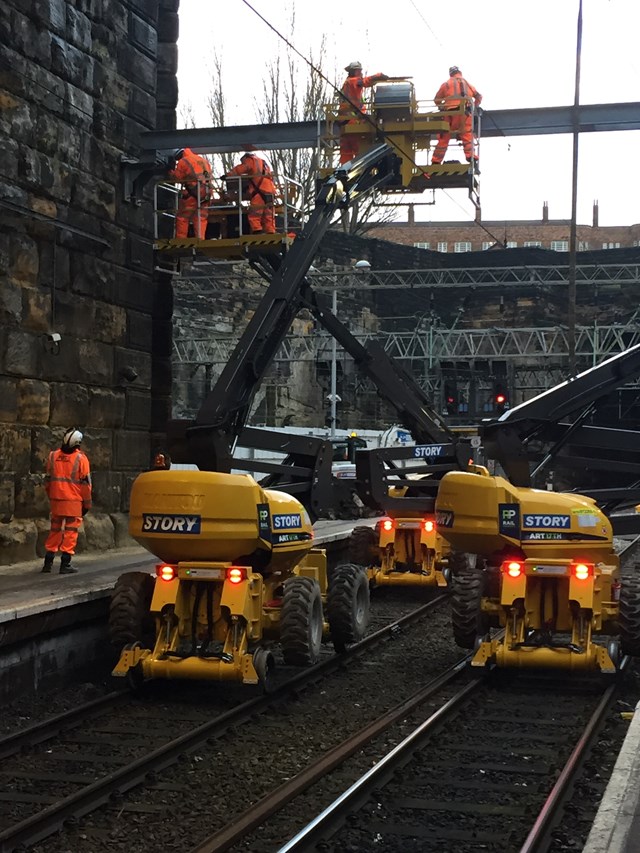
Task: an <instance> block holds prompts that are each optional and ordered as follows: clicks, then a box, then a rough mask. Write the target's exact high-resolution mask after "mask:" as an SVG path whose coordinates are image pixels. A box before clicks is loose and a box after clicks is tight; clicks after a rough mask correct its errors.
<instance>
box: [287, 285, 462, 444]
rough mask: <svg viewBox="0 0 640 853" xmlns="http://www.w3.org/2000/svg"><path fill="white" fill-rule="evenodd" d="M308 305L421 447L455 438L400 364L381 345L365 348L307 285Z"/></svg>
mask: <svg viewBox="0 0 640 853" xmlns="http://www.w3.org/2000/svg"><path fill="white" fill-rule="evenodd" d="M305 285H306V287H305V289H304V291H303V293H304V297H305V304H306V305H307V306H308V308H309V309H310V310H311V312H312V313H313V315H314V317H315V318H316V319H317V320H318V322H319V323H321V324H322V326H324V328H325V329H326V330H327V332H329V334H330V335H332V337H334V338H335V339H336V341H337V342H338V343H339V344H340V346H341V347H342V348H343V349H344V350H345V352H348V353H349V355H350V356H351V357H352V358H353V360H354V362H355V364H356V366H357V367H358V369H359V370H361V371H362V373H364V374H365V375H366V376H368V377H369V379H371V380H372V381H373V383H374V385H375V386H376V390H377V392H378V394H379V395H380V396H381V397H382V398H383V399H385V400H387V402H389V403H391V405H392V406H394V408H395V409H396V411H397V413H398V416H399V418H400V421H401V423H402V425H403V426H404V427H405V428H406V429H408V430H409V432H410V433H411V434H412V436H413V437H414V439H415V440H416V442H418V443H420V444H427V443H433V444H444V443H446V442H452V441H455V436H454V434H453V433H452V432H450V430H449V428H448V427H447V425H446V424H445V422H444V421H443V420H442V418H441V417H440V416H439V415H438V414H437V413H436V412H434V411H433V409H432V408H431V405H430V403H429V400H428V398H427V396H426V394H425V393H424V391H423V390H422V388H421V387H420V386H419V385H418V384H417V383H416V382H415V381H414V380H413V377H412V376H410V375H409V374H408V373H407V372H406V371H405V370H404V369H403V368H402V367H401V366H400V365H399V364H398V363H397V362H395V361H393V359H391V358H389V356H388V355H387V353H386V352H385V350H384V347H382V346H381V345H380V344H379V343H378V342H377V341H369V342H367V343H366V344H364V345H363V344H361V343H360V342H359V341H358V340H357V339H356V338H355V337H354V336H353V335H352V334H351V332H350V331H349V329H347V327H346V326H345V325H344V323H342V322H341V321H340V320H338V318H337V317H336V316H335V314H333V313H332V312H331V311H330V310H329V308H328V307H327V306H326V305H324V304H323V300H322V299H321V297H320V296H319V294H317V293H315V292H313V291H312V290H311V287H310V286H309V284H308V281H307V282H305Z"/></svg>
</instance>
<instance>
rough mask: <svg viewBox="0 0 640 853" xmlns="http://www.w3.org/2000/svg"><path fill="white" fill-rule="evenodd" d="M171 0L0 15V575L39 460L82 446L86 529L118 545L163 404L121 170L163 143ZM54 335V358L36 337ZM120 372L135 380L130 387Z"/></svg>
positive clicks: (29, 545)
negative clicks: (87, 486)
mask: <svg viewBox="0 0 640 853" xmlns="http://www.w3.org/2000/svg"><path fill="white" fill-rule="evenodd" d="M178 5H179V0H69V1H68V2H67V0H4V3H3V8H2V14H1V15H0V138H1V143H2V149H3V157H2V158H1V159H0V562H2V563H8V562H12V561H15V560H18V559H26V558H30V557H34V556H35V554H36V550H38V551H39V552H41V550H42V549H41V543H42V536H43V531H44V529H45V528H46V518H45V516H46V514H47V511H48V507H47V501H46V496H45V494H44V490H43V487H42V471H43V463H44V459H45V458H46V454H47V452H48V451H49V450H50V449H52V448H54V447H56V446H57V445H58V444H59V440H60V437H61V436H62V434H63V432H64V431H65V429H66V428H68V427H70V426H77V427H79V428H80V429H82V430H83V431H84V432H85V449H86V451H87V453H88V455H89V458H90V460H91V463H92V467H93V471H94V485H95V506H96V509H95V514H94V515H93V517H92V516H88V517H87V524H86V541H87V543H88V546H90V547H98V548H104V547H109V545H113V544H114V543H115V542H116V539H117V538H118V537H117V531H120V530H121V529H123V527H122V525H121V523H120V519H119V514H120V513H122V512H124V511H126V509H127V500H128V492H129V486H130V483H131V480H132V479H133V477H134V476H135V474H136V473H137V472H138V471H139V470H140V469H141V468H143V467H145V466H146V465H147V463H148V459H149V456H150V453H151V450H152V444H153V432H154V431H161V430H162V429H163V428H164V424H165V422H166V418H167V415H168V412H169V405H170V403H169V400H170V386H171V373H170V352H171V311H172V299H171V285H170V282H169V281H168V280H166V279H167V277H164V280H163V278H154V276H153V251H152V242H151V236H152V230H151V228H152V216H151V207H150V205H149V204H143V205H141V206H133V205H131V204H129V203H127V202H125V201H124V200H123V196H122V175H121V157H122V156H123V155H127V156H129V157H135V156H136V155H137V154H138V138H139V133H140V132H141V131H144V130H150V129H154V128H156V127H175V105H176V101H177V84H176V78H175V74H176V69H177V46H176V42H177V34H178V17H177V13H178ZM53 333H55V334H57V335H60V342H59V344H57V343H53V342H52V341H51V340H50V338H49V337H48V336H50V335H52V334H53ZM124 368H132V369H133V371H135V373H136V374H137V376H136V378H135V380H134V381H132V382H127V381H126V380H125V379H123V377H122V371H123V369H124Z"/></svg>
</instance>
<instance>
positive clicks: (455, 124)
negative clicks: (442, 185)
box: [431, 113, 473, 166]
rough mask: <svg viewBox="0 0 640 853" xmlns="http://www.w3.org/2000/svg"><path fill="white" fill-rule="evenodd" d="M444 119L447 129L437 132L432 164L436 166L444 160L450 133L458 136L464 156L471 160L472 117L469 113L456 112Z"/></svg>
mask: <svg viewBox="0 0 640 853" xmlns="http://www.w3.org/2000/svg"><path fill="white" fill-rule="evenodd" d="M446 120H447V122H448V123H449V130H448V131H444V132H443V133H439V134H438V142H437V144H436V148H435V151H434V152H433V157H432V158H431V165H432V166H436V165H438V164H439V163H442V161H443V160H444V155H445V154H446V153H447V148H448V147H449V142H450V140H451V134H452V133H453V134H455V135H456V136H457V137H458V139H459V140H460V142H462V148H463V150H464V156H465V157H466V158H467V160H471V159H472V158H473V126H472V123H473V120H472V117H471V116H470V115H466V114H464V115H463V114H462V113H456V114H455V115H451V116H446Z"/></svg>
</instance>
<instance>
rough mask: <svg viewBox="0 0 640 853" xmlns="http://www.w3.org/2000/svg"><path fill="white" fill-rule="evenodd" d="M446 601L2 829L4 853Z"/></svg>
mask: <svg viewBox="0 0 640 853" xmlns="http://www.w3.org/2000/svg"><path fill="white" fill-rule="evenodd" d="M445 600H447V596H446V595H440V596H437V597H436V598H434V599H432V600H431V601H429V602H427V604H424V605H422V606H421V607H418V608H416V610H413V611H412V612H411V613H408V614H406V615H405V616H403V617H401V618H400V619H398V620H396V621H395V622H392V623H391V624H389V625H385V626H384V627H383V628H380V629H379V630H378V631H376V632H374V633H373V634H370V635H369V636H367V637H365V638H364V639H363V640H361V641H360V642H359V643H357V644H356V645H354V646H352V647H351V648H349V649H347V650H346V651H345V652H343V653H342V654H340V655H333V656H332V657H330V658H327V659H326V660H324V661H321V662H320V663H318V664H316V665H315V666H313V667H309V669H306V670H305V671H304V672H301V673H299V674H297V675H295V676H294V677H293V678H291V679H289V680H288V681H286V682H284V683H283V684H281V685H280V686H279V687H277V688H276V689H275V690H274V691H273V692H271V693H269V694H266V695H263V696H260V697H257V698H254V699H249V700H247V701H246V702H243V703H241V704H240V705H237V706H236V707H235V708H232V709H230V710H229V711H226V712H225V713H223V714H220V715H219V716H218V717H216V718H214V719H213V720H209V721H207V722H206V723H204V724H202V725H201V726H197V727H196V728H195V729H192V730H191V731H189V732H187V733H185V734H183V735H181V736H180V737H178V738H175V739H174V740H172V741H169V742H168V743H166V744H163V745H162V746H160V747H158V748H157V749H155V750H153V751H151V752H149V753H147V755H144V756H142V757H141V758H137V759H135V760H134V761H132V762H130V763H129V764H126V765H124V766H123V767H120V768H118V769H116V770H114V771H113V772H112V773H109V774H107V775H106V776H103V777H102V778H100V779H98V780H96V781H95V782H93V783H92V784H90V785H87V786H85V787H84V788H81V789H80V790H79V791H76V792H74V793H73V794H70V795H68V796H67V797H64V798H63V799H61V800H59V801H58V802H56V803H53V804H52V805H50V806H48V807H47V808H45V809H43V810H42V811H40V812H38V813H36V814H34V815H31V816H30V817H28V818H26V819H24V820H22V821H20V822H19V823H17V824H15V825H14V826H12V827H9V828H8V829H6V830H3V831H2V832H0V853H11V851H13V850H15V849H16V848H18V847H20V846H21V845H29V844H35V843H36V842H38V841H41V840H42V839H43V838H46V837H47V836H49V835H52V834H53V833H54V832H56V831H57V830H59V829H60V828H61V827H62V826H63V825H64V823H65V821H68V820H70V819H77V818H80V817H82V816H84V815H86V814H88V813H89V812H91V811H94V810H95V809H96V808H99V807H100V806H102V805H104V804H105V803H108V802H109V801H110V799H111V798H112V797H113V796H115V795H119V794H122V793H124V792H125V791H128V790H130V789H131V788H133V787H135V786H136V785H138V784H140V783H141V782H142V781H143V780H144V779H145V777H147V776H148V775H149V774H150V773H152V772H156V773H157V772H158V771H160V770H164V769H165V768H166V767H168V766H170V765H171V764H173V763H174V762H175V761H177V760H178V759H179V757H180V756H181V755H184V754H185V753H189V752H191V751H192V750H194V749H196V748H197V747H198V746H199V745H201V744H202V743H203V742H204V741H206V740H208V739H210V738H212V737H215V736H219V735H221V734H223V733H224V732H225V731H226V730H228V729H229V728H231V727H233V726H237V725H238V724H240V723H242V722H245V721H246V720H248V719H250V718H251V717H253V716H254V715H256V714H258V713H263V712H264V711H265V710H267V708H269V707H270V706H272V705H273V704H276V703H278V702H279V701H282V699H283V698H284V697H286V696H287V695H289V694H290V693H296V692H297V691H298V690H300V689H301V688H303V687H306V686H308V685H310V684H312V683H314V682H315V681H317V680H318V679H319V678H321V677H325V676H326V675H329V674H331V673H333V672H335V671H338V670H340V669H342V668H343V666H344V665H345V662H347V661H351V660H354V659H357V658H359V657H361V656H362V655H363V654H364V653H365V652H366V651H367V650H368V649H369V648H371V647H372V646H375V645H377V644H378V643H381V642H382V641H384V640H385V639H387V638H388V637H393V636H394V635H395V634H397V633H398V631H401V630H402V628H404V627H406V626H408V625H411V624H412V623H413V622H415V621H418V620H419V619H421V618H422V617H423V616H425V615H426V614H427V613H428V612H429V611H430V610H432V609H433V608H435V607H436V606H437V605H439V604H441V603H442V602H444V601H445Z"/></svg>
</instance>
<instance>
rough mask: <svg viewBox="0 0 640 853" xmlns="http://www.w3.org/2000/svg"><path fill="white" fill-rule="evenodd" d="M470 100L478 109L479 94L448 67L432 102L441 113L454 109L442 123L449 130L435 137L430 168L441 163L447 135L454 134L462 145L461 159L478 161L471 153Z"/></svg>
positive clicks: (471, 124)
mask: <svg viewBox="0 0 640 853" xmlns="http://www.w3.org/2000/svg"><path fill="white" fill-rule="evenodd" d="M471 100H473V102H474V103H475V105H476V107H479V106H480V103H481V101H482V95H481V94H480V92H478V90H477V89H476V88H475V87H474V86H472V85H471V83H469V82H467V80H465V79H464V77H463V76H462V72H461V71H460V69H459V68H458V66H457V65H452V66H451V68H450V69H449V79H448V80H445V82H444V83H443V84H442V86H440V88H439V89H438V91H437V92H436V95H435V98H434V101H435V103H436V106H437V107H438V108H439V109H441V110H457V112H456V113H455V114H454V115H451V116H447V117H446V120H447V122H448V124H449V130H446V131H443V132H442V133H439V134H438V142H437V144H436V148H435V151H434V152H433V157H432V158H431V164H432V165H433V166H436V165H438V164H439V163H442V161H443V160H444V155H445V154H446V152H447V147H448V145H449V140H450V139H451V134H452V133H453V134H455V135H456V136H457V137H458V139H459V140H460V141H461V142H462V148H463V150H464V156H465V157H466V158H467V161H468V162H469V163H471V161H472V160H473V161H475V162H477V161H478V158H477V156H476V155H475V153H474V151H473V116H472V106H471ZM463 101H464V102H465V104H466V106H465V108H464V113H462V112H460V105H461V104H462V103H463Z"/></svg>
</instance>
